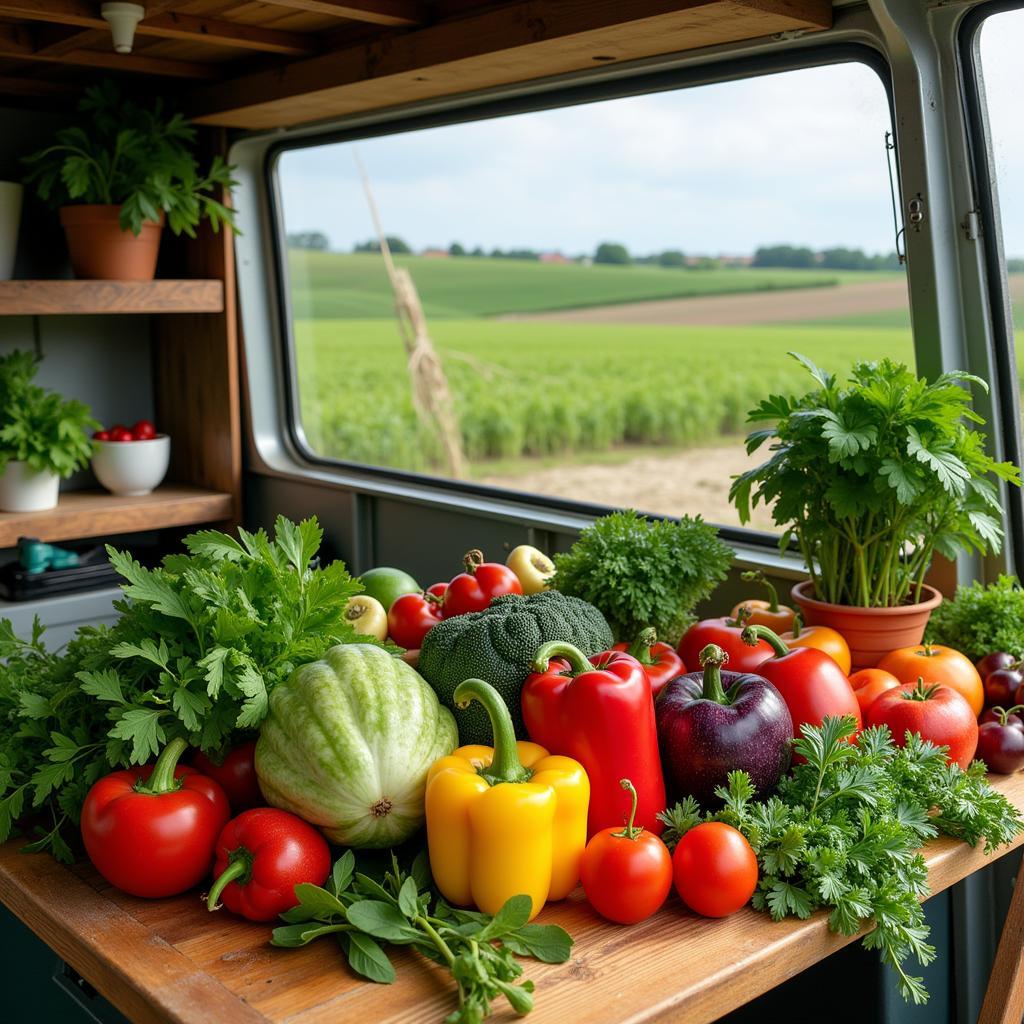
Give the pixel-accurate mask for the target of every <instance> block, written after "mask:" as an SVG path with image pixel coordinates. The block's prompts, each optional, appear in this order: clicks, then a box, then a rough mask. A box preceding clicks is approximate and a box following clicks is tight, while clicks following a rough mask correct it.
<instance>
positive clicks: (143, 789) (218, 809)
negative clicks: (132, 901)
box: [82, 738, 231, 898]
mask: <svg viewBox="0 0 1024 1024" xmlns="http://www.w3.org/2000/svg"><path fill="white" fill-rule="evenodd" d="M186 746H187V744H186V742H185V741H184V740H183V739H180V738H179V739H173V740H171V741H170V743H168V744H167V746H166V747H164V749H163V751H162V752H161V754H160V756H159V757H158V758H157V760H156V764H155V765H153V766H152V767H149V766H146V767H142V768H129V769H127V770H126V771H120V772H112V773H111V774H110V775H107V776H104V778H102V779H99V780H98V781H97V782H96V783H94V784H93V787H92V789H90V790H89V792H88V794H87V795H86V798H85V803H84V804H83V806H82V839H83V841H84V842H85V849H86V852H87V853H88V854H89V858H90V860H92V862H93V864H95V865H96V869H97V870H98V871H99V873H100V874H101V875H102V876H103V877H104V878H105V879H106V880H107V881H108V882H110V884H111V885H115V886H117V888H118V889H121V890H122V891H124V892H126V893H129V894H131V895H132V896H148V897H151V898H157V897H161V896H175V895H177V894H178V893H181V892H184V891H185V890H186V889H191V888H192V886H194V885H197V884H198V883H199V882H201V881H202V880H203V878H205V877H206V875H207V874H208V873H209V870H210V864H211V863H212V862H213V847H214V844H215V843H216V841H217V835H218V834H219V833H220V830H221V829H222V828H223V827H224V823H225V822H226V821H227V820H228V818H229V817H230V816H231V812H230V811H229V809H228V798H227V797H226V796H225V795H224V790H223V789H221V788H220V786H219V785H218V784H217V783H216V782H214V781H213V779H208V778H207V777H206V776H205V775H200V774H199V773H198V772H197V771H195V769H193V768H188V767H186V766H185V765H179V764H178V758H179V757H181V755H182V753H184V751H185V748H186Z"/></svg>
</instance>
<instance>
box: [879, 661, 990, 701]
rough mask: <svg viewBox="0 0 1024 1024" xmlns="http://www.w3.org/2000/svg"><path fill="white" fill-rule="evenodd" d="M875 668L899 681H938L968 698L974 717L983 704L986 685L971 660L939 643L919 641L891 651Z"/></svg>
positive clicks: (912, 682)
mask: <svg viewBox="0 0 1024 1024" xmlns="http://www.w3.org/2000/svg"><path fill="white" fill-rule="evenodd" d="M878 668H880V669H883V670H884V671H886V672H891V673H892V674H893V675H894V676H895V677H896V678H897V679H898V680H899V681H900V682H901V683H910V684H911V685H913V684H914V683H916V682H917V681H918V679H923V680H924V681H925V683H941V684H942V685H943V686H948V687H949V688H950V689H952V690H956V692H957V693H959V694H960V696H962V697H964V698H965V699H966V700H967V703H968V704H970V705H971V709H972V710H973V711H974V717H975V718H977V717H978V715H980V714H981V711H982V708H984V706H985V687H984V686H983V685H982V682H981V676H980V675H978V670H977V669H976V668H975V667H974V665H973V664H972V662H971V659H970V658H968V657H966V656H965V655H963V654H961V653H960V652H959V651H954V650H953V648H952V647H943V646H942V644H920V645H918V646H917V647H901V648H899V650H896V651H890V652H889V653H888V654H887V655H886V656H885V657H884V658H883V659H882V660H881V661H880V662H879V663H878Z"/></svg>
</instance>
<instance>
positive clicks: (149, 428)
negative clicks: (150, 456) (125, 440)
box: [132, 420, 156, 441]
mask: <svg viewBox="0 0 1024 1024" xmlns="http://www.w3.org/2000/svg"><path fill="white" fill-rule="evenodd" d="M154 437H156V427H154V426H153V424H152V423H151V422H150V421H149V420H139V421H138V423H136V424H135V426H133V427H132V438H133V440H135V441H152V440H153V438H154Z"/></svg>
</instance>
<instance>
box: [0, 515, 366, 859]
mask: <svg viewBox="0 0 1024 1024" xmlns="http://www.w3.org/2000/svg"><path fill="white" fill-rule="evenodd" d="M320 537H321V530H320V527H319V526H318V525H317V522H316V520H315V519H309V520H306V521H304V522H302V523H298V524H295V523H292V522H289V521H288V520H287V519H284V518H283V517H280V518H278V520H277V523H276V524H275V534H274V537H273V539H271V537H269V536H268V535H267V534H266V533H265V532H264V531H262V530H260V531H258V532H256V533H248V532H246V531H244V530H240V531H239V539H238V540H237V541H236V540H235V539H234V538H232V537H229V536H227V535H226V534H222V533H216V532H214V531H212V530H204V531H202V532H200V533H198V534H195V535H193V536H192V537H189V538H186V541H185V544H186V547H187V548H188V549H189V552H190V554H188V555H171V556H168V557H167V558H166V559H164V562H163V564H162V565H161V566H159V567H158V568H155V569H148V568H146V567H144V566H142V565H140V564H139V563H138V562H137V561H135V560H134V559H133V558H132V557H131V556H130V555H128V554H126V553H123V552H119V551H115V550H113V549H112V548H109V549H108V553H109V555H110V560H111V562H112V564H113V565H114V567H115V568H116V569H117V571H118V572H119V573H120V574H121V575H122V576H123V577H124V580H125V582H124V584H123V585H122V590H123V592H124V597H125V599H124V600H122V601H120V602H119V603H118V605H117V608H118V610H119V611H120V612H121V618H120V620H119V621H118V623H117V624H116V625H115V626H114V627H113V628H112V629H105V628H104V629H91V628H86V629H82V630H80V631H79V633H78V635H77V636H76V638H75V639H74V640H73V641H72V642H71V644H70V645H69V647H68V649H67V651H66V652H65V653H64V655H63V656H57V655H55V654H51V653H49V652H47V651H46V649H45V647H44V646H43V644H42V641H41V639H40V637H41V632H42V631H41V630H36V631H35V634H34V637H33V639H32V640H31V641H21V640H19V639H18V638H17V637H16V636H15V635H14V633H13V631H12V630H11V628H10V624H9V623H6V622H0V658H5V659H6V663H5V664H3V665H0V719H2V720H5V721H6V722H7V723H9V724H8V725H7V726H6V727H5V729H4V731H3V732H2V734H0V840H3V839H6V838H7V835H8V834H9V833H10V831H11V828H12V826H13V823H14V822H15V821H17V819H18V818H19V817H21V816H22V815H23V813H24V810H25V807H24V805H25V803H26V799H25V797H26V794H28V793H30V794H31V796H32V801H31V803H32V806H33V807H35V808H39V807H44V806H45V808H46V810H47V811H48V813H49V814H50V815H51V818H52V826H53V830H52V832H51V831H49V830H44V831H43V832H42V839H43V840H45V842H44V845H46V846H49V847H50V848H52V849H54V851H55V852H57V851H58V849H59V848H58V845H57V840H58V839H59V836H60V833H61V831H62V830H63V829H66V828H68V827H73V826H74V825H75V824H76V823H77V819H78V811H79V808H80V807H81V804H82V801H83V800H84V798H85V794H86V792H87V791H88V787H89V785H91V784H92V782H94V781H95V780H96V779H97V778H98V777H99V776H100V775H101V774H103V773H104V772H105V771H107V770H109V769H110V768H111V767H118V766H127V765H129V764H144V763H145V762H146V761H148V760H150V759H151V758H153V757H155V756H156V754H157V753H158V752H159V750H160V748H161V747H163V745H164V744H165V743H166V742H167V741H168V740H170V739H173V738H175V737H177V736H181V737H184V738H185V739H187V740H188V742H189V743H190V744H191V745H193V746H196V747H200V748H202V749H203V750H204V751H211V752H215V751H219V750H222V749H224V748H225V747H226V746H228V745H230V744H232V743H233V742H235V741H236V740H238V739H240V738H241V737H240V735H239V733H240V732H245V731H247V730H252V729H255V728H257V727H258V726H259V724H260V723H261V722H262V721H263V718H264V717H265V715H266V713H267V703H268V698H269V694H270V692H271V691H272V690H273V688H274V686H276V685H277V684H278V683H279V682H281V681H282V680H284V679H286V678H287V677H288V675H289V674H290V673H291V671H292V669H293V668H294V667H295V666H296V665H300V664H303V663H305V662H308V661H313V660H315V659H316V658H319V657H320V656H321V655H322V654H323V653H324V652H325V651H326V650H327V649H328V648H329V647H331V646H333V645H334V644H337V643H346V642H351V641H355V640H360V641H362V642H367V643H371V642H374V641H372V640H371V639H370V638H368V637H359V636H357V634H356V633H355V632H354V631H353V629H352V627H351V625H350V624H349V623H348V622H347V620H346V619H345V617H344V610H345V604H346V603H347V601H348V599H349V598H350V597H352V596H353V595H354V594H356V593H358V592H359V590H360V586H359V584H358V583H357V582H356V581H354V580H353V579H351V577H350V576H349V574H348V573H347V572H346V570H345V567H344V565H343V564H342V563H340V562H335V563H333V564H332V565H330V566H328V567H326V568H324V569H310V568H309V563H310V559H311V558H312V557H313V556H314V555H315V554H316V551H317V549H318V548H319V546H320ZM48 835H49V836H50V838H49V839H47V838H46V837H47V836H48ZM68 856H69V857H70V854H68Z"/></svg>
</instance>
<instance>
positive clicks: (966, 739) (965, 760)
mask: <svg viewBox="0 0 1024 1024" xmlns="http://www.w3.org/2000/svg"><path fill="white" fill-rule="evenodd" d="M971 667H972V668H973V667H974V666H973V665H972V666H971ZM867 724H868V725H887V726H888V727H889V731H890V732H891V733H892V738H893V741H894V742H895V743H896V744H897V745H898V746H901V747H902V746H903V744H904V742H905V737H906V734H907V733H908V732H909V733H919V734H920V736H921V738H922V739H926V740H930V741H931V742H932V743H934V744H935V745H936V746H939V747H949V755H948V758H947V759H948V761H949V763H950V764H953V763H954V762H955V763H956V764H958V765H960V767H961V768H965V769H966V768H967V766H968V765H969V764H970V763H971V760H972V758H973V757H974V752H975V750H977V748H978V720H977V718H976V717H975V714H974V711H973V709H972V708H971V705H970V704H968V703H967V700H966V698H964V697H963V696H961V695H960V694H959V693H958V692H957V691H956V690H954V689H952V687H949V686H941V685H939V684H938V683H932V684H931V685H925V683H924V682H922V681H921V680H918V681H917V682H916V683H914V684H910V683H903V685H902V686H901V687H900V688H899V689H898V690H887V691H886V692H885V693H883V694H882V695H881V696H880V697H877V698H876V699H875V701H874V703H873V704H872V705H871V707H870V708H868V713H867Z"/></svg>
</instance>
